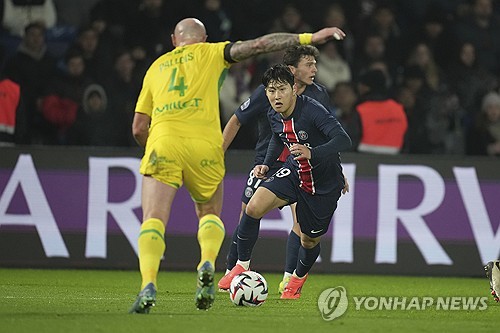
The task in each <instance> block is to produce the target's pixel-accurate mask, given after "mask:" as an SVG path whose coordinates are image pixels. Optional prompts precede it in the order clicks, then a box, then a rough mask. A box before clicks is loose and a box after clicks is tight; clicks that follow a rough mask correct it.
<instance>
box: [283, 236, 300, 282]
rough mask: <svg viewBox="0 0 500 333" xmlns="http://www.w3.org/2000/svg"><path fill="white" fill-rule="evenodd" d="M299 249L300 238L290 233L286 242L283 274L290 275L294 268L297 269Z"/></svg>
mask: <svg viewBox="0 0 500 333" xmlns="http://www.w3.org/2000/svg"><path fill="white" fill-rule="evenodd" d="M299 249H300V236H299V235H297V234H296V233H295V232H293V230H292V231H290V234H289V235H288V240H287V241H286V261H285V272H287V273H290V274H292V273H293V270H294V269H295V267H297V259H298V256H299Z"/></svg>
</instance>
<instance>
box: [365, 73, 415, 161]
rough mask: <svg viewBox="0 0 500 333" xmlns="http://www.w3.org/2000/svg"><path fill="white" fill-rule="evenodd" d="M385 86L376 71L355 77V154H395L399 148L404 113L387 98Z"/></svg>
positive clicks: (401, 138) (404, 125) (406, 124)
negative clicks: (357, 99)
mask: <svg viewBox="0 0 500 333" xmlns="http://www.w3.org/2000/svg"><path fill="white" fill-rule="evenodd" d="M385 85H386V83H385V76H384V73H382V72H381V71H379V70H370V71H368V72H366V73H365V74H363V75H362V76H361V77H360V78H359V81H358V91H359V96H360V102H359V103H358V105H357V106H356V111H357V112H358V114H359V118H360V122H361V139H360V143H359V145H358V151H359V152H367V153H376V154H398V153H399V152H400V151H401V148H402V147H403V143H404V137H405V134H406V130H407V128H408V122H407V119H406V114H405V112H404V109H403V106H402V105H401V104H399V103H398V102H396V101H395V100H393V99H391V98H389V97H388V94H387V90H386V88H385Z"/></svg>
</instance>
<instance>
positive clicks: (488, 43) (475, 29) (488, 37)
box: [454, 0, 500, 75]
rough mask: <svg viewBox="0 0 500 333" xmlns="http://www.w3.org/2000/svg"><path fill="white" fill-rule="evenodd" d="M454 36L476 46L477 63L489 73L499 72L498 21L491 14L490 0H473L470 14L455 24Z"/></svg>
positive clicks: (499, 29)
mask: <svg viewBox="0 0 500 333" xmlns="http://www.w3.org/2000/svg"><path fill="white" fill-rule="evenodd" d="M454 31H455V38H456V39H457V40H458V41H459V42H470V43H472V44H474V46H475V48H476V54H477V57H478V63H479V65H481V66H482V67H484V68H486V69H487V70H488V71H490V72H491V73H494V74H495V75H498V74H499V73H500V39H499V38H498V36H499V35H500V22H499V20H498V19H497V18H496V17H495V16H494V15H493V1H492V0H473V1H472V5H471V11H470V14H469V15H467V16H465V17H464V18H463V20H460V21H459V22H458V23H457V24H456V26H455V29H454Z"/></svg>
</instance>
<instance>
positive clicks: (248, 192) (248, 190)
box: [245, 187, 253, 198]
mask: <svg viewBox="0 0 500 333" xmlns="http://www.w3.org/2000/svg"><path fill="white" fill-rule="evenodd" d="M252 195H253V189H252V188H251V187H247V188H245V197H247V198H251V197H252Z"/></svg>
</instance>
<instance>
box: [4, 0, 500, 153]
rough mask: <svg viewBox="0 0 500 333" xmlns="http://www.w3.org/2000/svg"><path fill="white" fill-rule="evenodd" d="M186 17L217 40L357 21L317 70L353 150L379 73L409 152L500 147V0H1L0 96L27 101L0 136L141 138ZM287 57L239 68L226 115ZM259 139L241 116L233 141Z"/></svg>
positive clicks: (109, 142)
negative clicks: (142, 106) (141, 118)
mask: <svg viewBox="0 0 500 333" xmlns="http://www.w3.org/2000/svg"><path fill="white" fill-rule="evenodd" d="M185 17H197V18H199V19H200V20H201V21H202V22H203V23H204V24H205V26H206V29H207V33H208V41H224V40H231V41H237V40H243V39H250V38H254V37H257V36H259V35H262V34H265V33H269V32H278V31H280V32H293V33H302V32H312V31H315V30H317V29H320V28H322V27H325V26H337V27H340V28H341V29H342V30H344V31H345V32H346V34H347V38H346V39H345V40H343V41H331V42H328V43H327V44H325V45H322V46H321V47H320V48H319V49H320V58H319V59H318V63H317V68H318V74H317V75H316V82H318V83H320V84H323V85H324V86H326V87H327V89H328V91H329V93H330V98H331V102H332V105H333V107H334V111H335V113H336V116H337V118H338V119H339V120H340V121H341V122H342V124H343V125H344V127H345V128H346V130H347V131H348V133H349V134H350V136H351V137H352V139H353V142H354V143H355V145H354V148H353V150H358V148H359V146H360V143H361V146H362V147H364V146H366V145H365V143H364V142H362V141H363V133H365V134H366V132H367V129H366V128H364V127H363V126H365V124H366V123H365V122H364V121H365V120H364V119H362V116H363V112H360V109H359V105H360V104H362V103H363V102H366V98H365V97H364V96H362V95H361V94H360V90H359V85H360V84H362V83H363V82H362V81H363V80H364V79H366V78H367V77H371V78H372V79H374V78H375V77H378V79H377V81H370V82H369V83H375V84H376V85H378V86H377V91H378V93H381V94H383V95H384V100H392V101H393V102H394V103H396V104H398V105H400V106H401V108H402V110H404V114H405V116H406V121H405V122H406V123H407V124H406V125H405V126H406V127H405V132H404V138H403V143H402V146H401V147H400V148H398V153H408V154H457V155H489V156H500V94H499V91H500V90H499V88H500V84H499V78H500V38H499V36H500V4H499V3H498V2H496V1H493V0H419V1H415V0H378V1H377V0H317V1H308V2H306V1H298V0H295V1H294V0H288V1H286V0H276V1H274V0H273V1H269V0H246V1H230V0H186V1H182V2H178V1H167V0H127V1H120V0H0V20H1V29H0V109H4V110H7V107H10V108H11V111H10V112H11V113H17V118H16V119H17V121H16V123H15V124H13V123H12V119H11V118H12V117H10V118H9V117H7V116H5V115H1V114H2V112H4V111H2V110H0V141H4V142H11V143H17V144H43V145H91V146H136V144H135V142H134V140H133V138H132V135H131V129H130V128H131V122H132V118H133V115H134V107H135V103H136V99H137V96H138V93H139V91H140V89H141V84H142V77H143V75H144V73H145V70H146V69H147V68H148V66H149V64H151V62H152V61H153V60H154V59H156V58H157V57H158V56H159V55H161V54H163V53H164V52H167V51H169V50H171V49H172V48H173V46H172V43H171V39H170V34H171V33H172V30H173V28H174V26H175V24H176V23H177V22H178V21H179V20H180V19H182V18H185ZM281 57H282V53H279V52H278V53H274V54H271V55H266V56H261V57H258V58H256V59H254V60H247V61H244V62H242V63H240V64H237V65H235V66H233V67H232V68H231V69H230V71H229V73H228V75H227V78H226V81H225V83H224V85H223V87H222V89H221V124H222V126H224V124H225V122H226V121H227V120H228V119H229V118H230V116H231V115H232V113H233V112H234V110H235V109H236V108H237V107H238V106H239V105H240V103H242V102H244V101H245V100H246V99H247V98H248V96H249V95H250V94H251V92H252V91H253V89H255V88H256V87H257V86H258V85H259V84H260V80H261V77H262V73H263V72H264V71H265V70H266V69H267V68H268V67H269V66H270V65H273V64H275V63H279V62H281ZM373 72H376V73H382V74H383V78H380V75H378V76H377V75H371V74H370V73H372V74H373ZM365 83H366V82H365ZM13 85H14V86H16V85H17V86H18V88H17V89H18V90H19V91H20V93H19V92H18V93H17V95H16V91H17V90H16V88H13ZM380 85H383V87H381V86H380ZM380 88H383V89H380ZM9 94H11V95H12V94H14V95H12V96H18V97H14V98H13V99H7V98H6V97H5V96H8V95H9ZM9 96H10V95H9ZM2 98H3V99H2ZM16 98H18V100H19V101H18V103H16V100H15V99H16ZM9 103H11V104H9ZM389 104H390V103H389ZM391 105H392V104H391ZM13 127H15V131H14V130H13V129H12V128H13ZM6 131H7V132H8V133H6ZM369 131H372V129H370V130H369ZM6 134H7V135H6ZM255 139H256V129H255V128H252V127H251V126H248V128H242V130H241V131H240V133H239V134H238V136H237V138H236V140H235V141H234V142H233V144H232V146H231V147H230V149H252V148H253V147H254V143H255Z"/></svg>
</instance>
